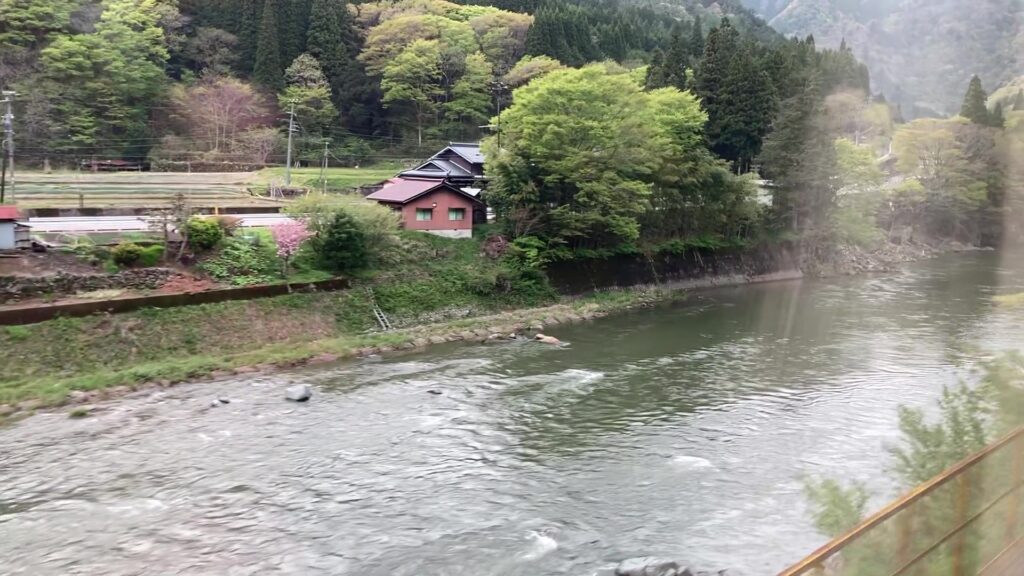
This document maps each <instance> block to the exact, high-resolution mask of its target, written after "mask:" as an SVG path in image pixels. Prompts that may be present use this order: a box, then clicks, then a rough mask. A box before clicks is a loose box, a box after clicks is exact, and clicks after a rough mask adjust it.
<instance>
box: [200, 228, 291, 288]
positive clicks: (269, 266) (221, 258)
mask: <svg viewBox="0 0 1024 576" xmlns="http://www.w3.org/2000/svg"><path fill="white" fill-rule="evenodd" d="M258 238H259V237H256V238H254V240H257V241H255V242H253V241H250V240H247V239H242V238H232V239H230V240H228V242H227V243H226V244H225V245H224V248H223V249H222V250H221V251H220V254H218V255H217V256H216V257H214V258H210V259H209V260H206V261H205V262H203V263H202V264H200V265H199V267H200V269H202V270H203V271H204V272H206V273H207V274H209V275H210V277H211V278H213V279H214V280H218V281H221V282H230V283H232V284H234V285H236V286H246V285H249V284H264V283H267V282H272V281H273V280H274V278H275V273H276V271H277V270H278V267H279V265H278V261H277V256H276V255H275V254H274V248H273V247H272V246H270V245H269V244H267V243H264V242H259V241H258Z"/></svg>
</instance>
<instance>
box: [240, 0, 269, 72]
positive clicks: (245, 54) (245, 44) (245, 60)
mask: <svg viewBox="0 0 1024 576" xmlns="http://www.w3.org/2000/svg"><path fill="white" fill-rule="evenodd" d="M262 3H263V2H262V0H240V1H239V5H238V8H239V14H238V27H237V33H236V34H235V35H236V36H237V37H238V61H237V66H238V69H239V70H242V71H245V72H251V71H252V69H253V65H254V63H255V62H256V39H257V37H258V36H259V31H260V15H261V13H262V10H261V5H262Z"/></svg>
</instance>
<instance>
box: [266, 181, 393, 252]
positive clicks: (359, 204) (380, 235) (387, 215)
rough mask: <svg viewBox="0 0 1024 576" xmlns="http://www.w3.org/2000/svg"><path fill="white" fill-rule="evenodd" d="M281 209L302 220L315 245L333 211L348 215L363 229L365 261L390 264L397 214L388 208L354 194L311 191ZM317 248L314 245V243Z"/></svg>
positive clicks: (326, 226) (328, 222)
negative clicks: (311, 234) (325, 193)
mask: <svg viewBox="0 0 1024 576" xmlns="http://www.w3.org/2000/svg"><path fill="white" fill-rule="evenodd" d="M285 211H286V212H287V213H288V214H289V215H291V216H292V217H294V218H298V219H302V220H304V221H305V222H306V223H307V225H308V226H309V229H310V230H312V231H313V233H314V234H316V237H315V238H314V239H313V244H315V245H317V244H319V243H320V242H321V241H322V240H323V239H324V238H325V237H326V231H327V229H328V228H329V227H330V226H331V225H332V224H333V223H334V217H335V215H337V214H340V213H345V214H348V215H349V216H350V217H351V218H352V219H353V220H355V222H356V224H358V225H359V228H360V230H362V232H363V239H364V246H365V249H366V259H367V262H368V263H369V264H372V265H379V264H382V263H389V264H394V263H395V261H394V257H395V254H396V252H397V251H396V248H397V247H398V246H399V244H400V242H399V238H398V231H399V216H398V214H396V213H395V212H394V211H393V210H391V209H390V208H387V207H384V206H381V205H380V204H378V203H376V202H370V201H367V200H366V199H365V198H363V197H361V196H357V195H345V194H331V195H327V196H325V195H322V194H313V195H310V196H307V197H305V198H300V199H298V200H295V201H294V202H292V203H291V204H289V205H288V207H287V208H286V209H285ZM314 248H317V250H318V251H319V248H318V246H314Z"/></svg>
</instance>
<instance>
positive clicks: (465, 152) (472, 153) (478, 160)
mask: <svg viewBox="0 0 1024 576" xmlns="http://www.w3.org/2000/svg"><path fill="white" fill-rule="evenodd" d="M445 150H451V151H452V152H455V153H456V154H458V155H459V156H462V157H463V158H465V159H466V161H467V162H470V163H472V164H483V163H484V153H483V152H481V151H480V144H479V143H467V142H452V143H451V144H449V145H448V147H447V148H445V149H444V150H442V151H440V152H438V153H437V155H441V154H443V153H444V151H445Z"/></svg>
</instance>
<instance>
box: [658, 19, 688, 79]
mask: <svg viewBox="0 0 1024 576" xmlns="http://www.w3.org/2000/svg"><path fill="white" fill-rule="evenodd" d="M689 61H690V55H689V47H688V46H687V45H686V41H685V39H684V38H683V32H682V28H681V27H680V26H679V25H678V24H677V25H675V26H673V27H672V36H671V39H670V40H669V44H668V52H666V53H665V55H664V67H665V71H664V75H665V82H666V85H668V86H675V87H676V88H678V89H680V90H686V64H687V63H688V62H689Z"/></svg>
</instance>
